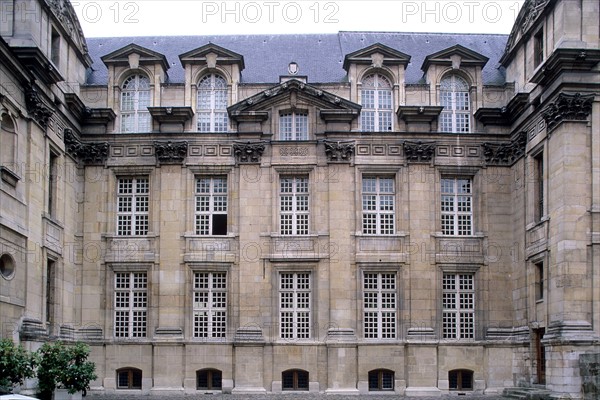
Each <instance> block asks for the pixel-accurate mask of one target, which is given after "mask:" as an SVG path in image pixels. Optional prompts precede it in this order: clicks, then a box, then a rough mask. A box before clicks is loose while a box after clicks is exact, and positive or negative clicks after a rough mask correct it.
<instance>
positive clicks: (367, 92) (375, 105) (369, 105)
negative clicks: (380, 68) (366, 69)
mask: <svg viewBox="0 0 600 400" xmlns="http://www.w3.org/2000/svg"><path fill="white" fill-rule="evenodd" d="M392 88H393V85H392V83H391V82H390V80H389V79H388V78H387V77H385V76H383V75H381V74H371V75H368V76H366V77H365V78H363V80H362V86H361V95H360V99H361V105H362V109H361V112H360V129H361V130H362V131H364V132H392V131H393V130H394V95H393V91H392Z"/></svg>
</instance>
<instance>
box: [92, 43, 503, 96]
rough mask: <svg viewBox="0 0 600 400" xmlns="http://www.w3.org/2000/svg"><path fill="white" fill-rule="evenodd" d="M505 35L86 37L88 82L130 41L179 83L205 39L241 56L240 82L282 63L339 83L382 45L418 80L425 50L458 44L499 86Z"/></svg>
mask: <svg viewBox="0 0 600 400" xmlns="http://www.w3.org/2000/svg"><path fill="white" fill-rule="evenodd" d="M507 40H508V36H507V35H487V34H441V33H385V32H339V33H337V34H307V35H229V36H228V35H223V36H163V37H124V38H122V37H114V38H88V39H87V43H88V49H89V54H90V56H91V57H92V59H93V66H92V71H91V72H90V74H89V75H88V84H90V85H95V84H99V85H105V84H107V82H108V71H107V69H106V66H105V65H104V63H103V62H102V60H101V57H102V56H104V55H106V54H109V53H111V52H114V51H115V50H118V49H119V48H121V47H125V46H127V45H129V44H131V43H135V44H137V45H139V46H143V47H145V48H148V49H151V50H153V51H156V52H158V53H161V54H164V55H165V56H166V58H167V60H168V64H169V67H170V68H169V70H168V71H167V72H168V76H169V78H168V82H169V83H183V81H184V71H183V67H182V65H181V63H180V61H179V55H180V54H183V53H185V52H188V51H190V50H193V49H196V48H198V47H201V46H203V45H206V44H208V43H214V44H216V45H219V46H221V47H224V48H226V49H228V50H231V51H234V52H236V53H239V54H241V55H242V56H244V61H245V64H246V68H245V69H244V71H242V83H272V84H277V83H279V76H280V75H287V73H288V72H287V68H288V64H289V63H290V62H292V61H295V62H296V63H298V65H299V68H300V70H299V72H298V74H299V75H306V76H308V82H309V83H326V82H343V81H345V79H346V71H344V69H343V63H344V57H345V56H346V55H347V54H350V53H352V52H355V51H357V50H360V49H362V48H365V47H367V46H370V45H372V44H374V43H378V42H379V43H382V44H384V45H386V46H389V47H391V48H393V49H396V50H398V51H401V52H403V53H406V54H408V55H410V56H411V57H412V59H411V63H410V64H409V65H408V67H407V71H406V83H419V82H421V79H422V77H423V71H421V69H420V68H421V65H422V64H423V60H424V59H425V57H426V56H427V55H429V54H433V53H435V52H438V51H440V50H443V49H446V48H448V47H451V46H454V45H456V44H460V45H462V46H464V47H467V48H469V49H471V50H474V51H476V52H478V53H481V54H483V55H485V56H486V57H489V59H490V60H489V62H488V63H487V65H486V67H485V68H484V70H483V81H484V84H492V85H493V84H502V83H504V80H505V73H504V68H502V67H499V59H500V57H501V56H502V54H503V52H504V48H505V46H506V41H507Z"/></svg>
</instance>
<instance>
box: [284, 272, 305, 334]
mask: <svg viewBox="0 0 600 400" xmlns="http://www.w3.org/2000/svg"><path fill="white" fill-rule="evenodd" d="M310 309H311V282H310V272H301V273H291V272H289V273H288V272H286V273H281V274H279V332H280V337H281V338H282V339H309V338H310V327H311V324H310V314H311V312H310Z"/></svg>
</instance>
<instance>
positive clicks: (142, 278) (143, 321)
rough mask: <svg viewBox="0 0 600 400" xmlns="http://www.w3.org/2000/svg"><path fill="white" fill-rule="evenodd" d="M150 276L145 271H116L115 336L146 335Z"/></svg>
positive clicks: (139, 336)
mask: <svg viewBox="0 0 600 400" xmlns="http://www.w3.org/2000/svg"><path fill="white" fill-rule="evenodd" d="M147 319H148V276H147V274H146V273H145V272H117V273H115V337H117V338H141V337H146V330H147Z"/></svg>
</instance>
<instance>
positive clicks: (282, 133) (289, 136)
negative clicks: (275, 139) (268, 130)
mask: <svg viewBox="0 0 600 400" xmlns="http://www.w3.org/2000/svg"><path fill="white" fill-rule="evenodd" d="M279 139H280V140H308V114H305V113H289V114H282V115H280V116H279Z"/></svg>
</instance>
